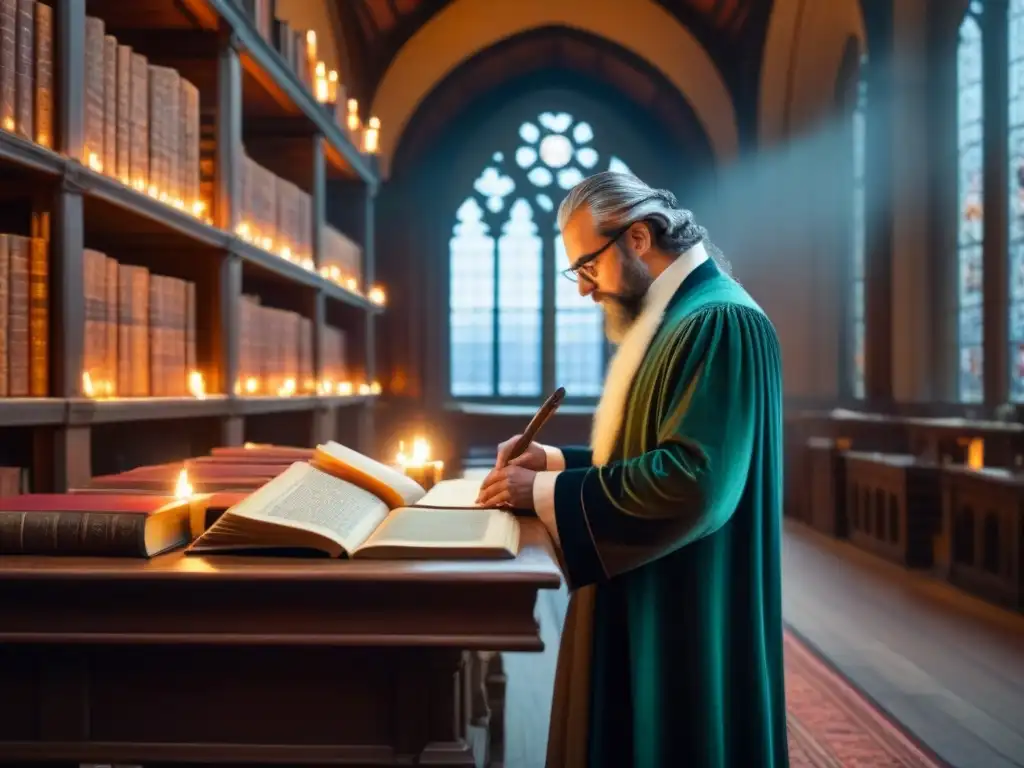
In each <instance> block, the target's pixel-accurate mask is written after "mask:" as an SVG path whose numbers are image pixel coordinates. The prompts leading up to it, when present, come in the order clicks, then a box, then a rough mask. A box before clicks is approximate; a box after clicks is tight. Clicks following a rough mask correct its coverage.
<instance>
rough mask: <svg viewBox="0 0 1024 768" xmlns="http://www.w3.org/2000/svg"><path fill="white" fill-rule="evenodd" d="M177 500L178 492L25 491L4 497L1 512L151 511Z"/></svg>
mask: <svg viewBox="0 0 1024 768" xmlns="http://www.w3.org/2000/svg"><path fill="white" fill-rule="evenodd" d="M174 501H176V499H175V498H174V496H166V495H165V496H152V495H145V496H143V495H139V496H131V495H128V494H100V493H95V494H89V495H81V496H80V495H77V494H70V493H25V494H22V495H20V496H8V497H5V498H4V497H0V512H117V513H121V514H132V515H151V514H153V513H154V512H156V511H157V510H158V509H160V508H161V507H163V506H165V505H167V504H171V503H173V502H174Z"/></svg>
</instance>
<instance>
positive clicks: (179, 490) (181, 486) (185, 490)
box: [174, 467, 192, 499]
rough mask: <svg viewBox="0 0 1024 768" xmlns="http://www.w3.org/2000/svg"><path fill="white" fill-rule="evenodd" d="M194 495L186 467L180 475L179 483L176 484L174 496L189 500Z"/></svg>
mask: <svg viewBox="0 0 1024 768" xmlns="http://www.w3.org/2000/svg"><path fill="white" fill-rule="evenodd" d="M191 495H192V483H190V482H189V481H188V470H187V469H185V468H184V467H182V468H181V472H179V473H178V482H177V483H175V484H174V496H175V498H178V499H187V498H189V497H190V496H191Z"/></svg>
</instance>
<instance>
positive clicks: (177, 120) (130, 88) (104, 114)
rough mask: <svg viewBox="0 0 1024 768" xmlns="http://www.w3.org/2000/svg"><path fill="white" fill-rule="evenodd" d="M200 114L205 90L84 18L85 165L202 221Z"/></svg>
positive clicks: (101, 21)
mask: <svg viewBox="0 0 1024 768" xmlns="http://www.w3.org/2000/svg"><path fill="white" fill-rule="evenodd" d="M199 111H200V106H199V90H198V89H197V88H196V86H194V85H193V84H192V83H190V82H189V81H188V80H186V79H185V78H183V77H181V75H179V74H178V71H177V70H175V69H172V68H170V67H160V66H155V65H152V64H150V63H149V61H148V59H147V58H146V57H145V56H143V55H142V54H140V53H137V52H135V51H133V50H132V49H131V47H129V46H127V45H120V44H118V41H117V38H116V37H114V36H113V35H107V34H105V25H104V22H103V20H102V19H97V18H94V17H91V16H89V17H86V20H85V139H84V142H83V157H82V161H83V162H84V163H86V164H87V165H89V166H90V167H91V168H93V169H94V170H97V171H102V172H103V173H105V174H106V175H108V176H112V177H114V178H117V179H120V180H121V181H122V182H123V183H124V184H127V185H130V186H132V187H134V188H135V189H137V190H139V191H144V192H148V193H149V194H151V195H153V196H155V197H159V198H160V199H161V200H164V201H165V202H168V203H170V204H173V205H175V206H176V207H179V208H186V209H188V210H190V211H192V212H194V213H196V215H198V214H200V213H202V212H203V210H205V206H204V205H203V203H202V201H201V192H200V183H201V179H200V152H199V141H200V135H199V133H200V126H199V119H200V118H199Z"/></svg>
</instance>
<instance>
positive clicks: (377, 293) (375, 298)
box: [366, 285, 387, 307]
mask: <svg viewBox="0 0 1024 768" xmlns="http://www.w3.org/2000/svg"><path fill="white" fill-rule="evenodd" d="M366 298H368V299H369V300H370V301H371V302H373V303H374V304H378V305H380V306H382V307H383V306H384V303H385V302H386V301H387V296H385V295H384V289H383V288H381V287H380V286H379V285H375V286H373V288H371V289H370V292H369V293H368V294H366Z"/></svg>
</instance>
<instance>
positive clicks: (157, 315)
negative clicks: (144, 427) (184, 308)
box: [147, 275, 167, 397]
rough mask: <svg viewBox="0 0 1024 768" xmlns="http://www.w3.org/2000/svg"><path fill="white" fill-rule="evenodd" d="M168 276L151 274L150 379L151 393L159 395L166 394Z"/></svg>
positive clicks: (155, 395) (148, 362)
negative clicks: (163, 356) (166, 288)
mask: <svg viewBox="0 0 1024 768" xmlns="http://www.w3.org/2000/svg"><path fill="white" fill-rule="evenodd" d="M166 279H167V278H165V277H162V276H160V275H150V278H149V360H148V361H147V364H148V365H149V380H150V382H151V386H150V392H149V394H151V395H153V396H154V397H159V396H161V395H163V394H164V391H163V383H164V380H165V376H164V372H163V370H161V368H162V362H163V361H162V358H161V356H162V354H163V348H164V345H163V343H162V342H163V334H164V329H163V319H164V318H163V308H164V296H163V286H164V281H165V280H166Z"/></svg>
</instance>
